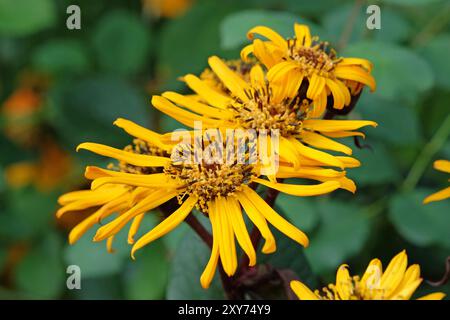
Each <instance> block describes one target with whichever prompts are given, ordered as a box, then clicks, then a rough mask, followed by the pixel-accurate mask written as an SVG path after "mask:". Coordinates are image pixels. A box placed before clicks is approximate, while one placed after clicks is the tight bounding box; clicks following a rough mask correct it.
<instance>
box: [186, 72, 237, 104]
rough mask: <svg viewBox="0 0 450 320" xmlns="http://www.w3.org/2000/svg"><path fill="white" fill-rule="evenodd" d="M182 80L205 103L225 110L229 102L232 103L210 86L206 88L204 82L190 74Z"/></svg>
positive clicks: (228, 98)
mask: <svg viewBox="0 0 450 320" xmlns="http://www.w3.org/2000/svg"><path fill="white" fill-rule="evenodd" d="M184 80H185V81H186V84H187V85H188V86H189V88H191V89H192V90H193V91H195V92H196V93H197V94H198V95H200V96H201V97H202V98H203V99H204V100H205V101H206V102H208V103H209V104H210V105H212V106H214V107H217V108H221V109H225V108H227V107H228V106H229V105H230V104H231V102H232V101H233V100H232V99H231V98H230V97H227V96H225V95H223V94H221V93H219V92H218V91H216V90H214V89H213V88H211V87H210V86H208V85H207V84H206V83H205V82H203V81H202V80H200V79H199V78H197V77H196V76H194V75H192V74H188V75H186V76H184Z"/></svg>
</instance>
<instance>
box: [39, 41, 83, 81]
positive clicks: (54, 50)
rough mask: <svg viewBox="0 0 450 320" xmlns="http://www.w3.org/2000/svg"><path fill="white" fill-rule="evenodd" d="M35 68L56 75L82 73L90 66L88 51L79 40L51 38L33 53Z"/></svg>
mask: <svg viewBox="0 0 450 320" xmlns="http://www.w3.org/2000/svg"><path fill="white" fill-rule="evenodd" d="M32 62H33V66H34V68H36V69H37V70H39V71H44V72H48V73H51V74H56V75H66V74H67V73H69V74H70V73H75V74H80V73H83V72H85V71H86V70H87V69H88V67H89V61H88V57H87V52H86V50H85V48H84V47H83V44H82V43H81V42H79V41H77V40H66V39H61V40H49V41H48V42H46V43H44V44H42V45H40V46H39V47H38V48H37V49H36V51H35V52H34V53H33V56H32Z"/></svg>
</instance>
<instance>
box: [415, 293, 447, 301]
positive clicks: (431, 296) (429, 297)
mask: <svg viewBox="0 0 450 320" xmlns="http://www.w3.org/2000/svg"><path fill="white" fill-rule="evenodd" d="M444 298H445V293H443V292H434V293H430V294H427V295H425V296H423V297H421V298H418V299H417V300H442V299H444Z"/></svg>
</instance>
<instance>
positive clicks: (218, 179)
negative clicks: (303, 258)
mask: <svg viewBox="0 0 450 320" xmlns="http://www.w3.org/2000/svg"><path fill="white" fill-rule="evenodd" d="M115 124H116V125H118V126H119V127H121V128H123V129H124V130H125V131H126V132H128V133H129V134H131V135H133V136H134V137H135V138H136V139H139V140H138V141H139V143H138V146H136V145H135V146H133V147H127V148H125V149H124V150H120V149H116V148H112V147H109V146H105V145H101V144H96V143H83V144H81V145H80V146H79V147H78V149H85V150H90V151H92V152H94V153H97V154H100V155H103V156H107V157H111V158H114V159H116V160H118V161H119V166H112V167H111V168H110V169H102V168H99V167H87V168H86V174H85V176H86V177H87V178H88V179H90V180H92V184H91V190H85V191H76V192H72V193H68V194H66V195H63V196H62V197H61V198H60V199H59V201H60V203H61V204H62V205H63V207H62V208H61V209H60V210H59V211H58V213H57V214H58V216H60V215H62V214H65V213H66V212H68V211H73V210H82V209H85V208H88V207H96V208H98V209H97V211H96V212H95V213H94V214H92V215H91V216H90V217H88V218H87V219H86V220H84V221H83V222H82V223H80V224H79V225H78V226H77V227H75V228H74V229H73V230H72V232H71V235H70V242H71V243H73V242H75V241H76V240H77V239H78V238H79V237H80V236H81V235H82V234H83V233H84V232H85V231H86V230H87V229H88V228H91V227H92V226H94V225H95V224H96V223H98V222H99V221H100V220H101V219H103V218H105V217H106V216H110V215H113V214H114V213H116V212H117V213H118V215H117V216H116V217H115V218H114V219H113V220H112V221H110V222H109V223H107V224H105V225H103V226H102V227H100V228H99V229H98V230H97V233H96V235H95V237H94V240H95V241H101V240H104V239H108V244H110V243H111V242H112V239H113V237H114V236H115V235H116V234H117V233H118V232H119V231H120V230H121V229H123V228H124V227H125V226H126V225H127V224H128V223H129V222H131V227H130V231H129V242H130V243H134V245H133V248H132V255H134V253H135V252H136V251H137V250H138V249H140V248H142V247H143V246H145V245H147V244H149V243H151V242H152V241H154V240H155V239H158V238H159V237H162V236H163V235H165V234H166V233H168V232H170V231H171V230H173V229H174V228H176V227H177V226H178V225H179V224H180V223H181V222H182V221H183V220H184V219H185V218H186V217H187V216H188V215H189V214H190V213H191V211H192V210H193V209H194V208H195V207H196V208H198V209H199V210H200V212H201V213H202V214H204V215H205V216H207V217H209V219H210V222H211V225H212V231H213V247H212V252H211V258H210V260H209V262H208V264H207V266H206V268H205V271H204V273H203V275H202V277H201V284H202V286H203V287H205V288H207V287H208V286H209V284H210V282H211V280H212V278H213V275H214V272H215V269H216V266H217V264H218V261H219V257H220V260H221V263H222V266H223V268H224V270H225V272H226V273H227V274H228V275H230V276H231V275H233V274H234V272H235V271H236V268H237V256H236V246H235V239H236V240H237V242H238V243H239V245H240V246H241V248H242V249H243V251H244V252H245V253H246V254H247V255H248V257H249V265H254V264H255V263H256V253H255V248H254V247H253V245H252V242H251V240H250V237H249V234H248V231H247V227H246V224H245V222H244V215H243V212H244V211H245V213H246V215H247V217H248V218H249V220H250V221H252V222H253V223H254V225H255V226H256V227H257V228H258V229H259V231H260V232H261V234H262V237H263V238H264V239H265V243H264V246H263V248H262V251H263V252H264V253H271V252H274V251H275V250H276V244H275V239H274V236H273V235H272V233H271V231H270V229H269V227H268V222H269V223H270V224H272V225H273V226H274V227H275V228H277V229H279V230H280V231H281V232H282V233H284V234H285V235H287V236H288V237H290V238H292V239H293V240H294V241H296V242H297V243H299V244H300V245H302V246H307V245H308V238H307V237H306V235H305V234H304V233H303V232H302V231H300V230H299V229H297V228H296V227H295V226H294V225H292V224H290V223H289V222H288V221H286V220H285V219H284V218H282V217H281V216H280V215H279V214H278V213H277V212H275V210H274V209H272V208H271V207H270V206H269V205H268V204H267V203H266V202H265V201H264V200H263V199H262V198H261V197H260V196H259V195H258V193H257V192H256V191H255V190H254V189H253V188H252V187H253V185H254V184H255V183H256V184H261V185H264V186H267V187H269V188H274V189H276V190H279V191H281V192H284V193H287V194H290V195H295V196H314V195H321V194H326V193H329V192H332V191H334V190H336V189H338V188H341V187H342V188H349V186H350V185H352V182H351V180H349V179H348V178H345V176H344V173H342V172H340V171H336V170H333V169H323V168H320V167H315V166H314V161H313V160H310V162H309V164H310V165H309V166H305V167H303V168H302V169H300V170H293V168H292V167H291V166H290V165H285V164H283V163H280V166H279V170H278V171H277V172H276V173H275V174H274V175H275V176H274V178H275V179H276V178H285V177H297V178H306V179H309V180H315V181H320V182H321V183H318V184H312V185H294V184H285V183H277V182H274V181H270V180H266V179H262V178H261V177H260V175H261V174H260V170H259V169H260V166H262V164H261V163H250V164H249V163H239V162H237V161H235V160H236V156H234V155H233V154H232V155H231V156H229V154H228V150H227V152H226V153H225V155H224V160H225V161H224V162H222V163H220V162H218V163H215V162H211V161H209V160H210V159H209V158H208V157H206V156H203V157H202V158H200V159H198V158H197V155H196V153H195V150H194V149H195V141H192V140H188V142H184V140H183V143H176V142H174V141H172V140H171V136H169V135H158V134H156V133H154V132H152V131H150V130H147V129H145V128H143V127H140V126H138V125H136V124H134V123H132V122H130V121H127V120H123V119H119V120H117V121H116V122H115ZM186 134H187V136H188V137H192V135H193V133H192V132H186ZM194 140H195V139H194ZM218 141H225V140H215V142H218ZM232 141H233V143H234V139H232ZM203 144H204V145H203V147H208V145H209V144H212V142H210V143H207V142H203ZM149 145H152V146H156V147H158V148H159V150H161V151H162V153H160V155H154V152H150V150H153V149H152V148H149V147H148V146H149ZM227 147H228V146H227ZM190 151H193V152H190ZM164 153H166V154H164ZM169 153H170V156H168V154H169ZM203 155H205V153H203ZM230 158H231V161H230ZM350 165H351V164H350ZM171 199H177V200H178V205H179V207H178V208H177V209H175V210H174V212H173V213H171V214H169V215H168V216H167V218H166V219H165V220H163V221H162V222H161V223H160V224H159V225H157V226H156V227H155V228H153V229H152V230H150V231H149V232H148V233H147V234H145V235H143V236H142V237H141V238H140V239H138V240H137V241H136V242H135V241H134V236H135V234H136V232H137V230H138V228H139V225H140V222H141V221H142V218H143V217H144V215H145V213H146V212H148V211H149V210H152V209H154V208H157V207H158V206H160V205H162V204H163V203H166V202H168V201H169V200H171Z"/></svg>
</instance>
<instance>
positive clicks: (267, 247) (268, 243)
mask: <svg viewBox="0 0 450 320" xmlns="http://www.w3.org/2000/svg"><path fill="white" fill-rule="evenodd" d="M236 195H237V198H238V200H239V202H240V203H241V205H242V207H243V208H244V210H245V213H246V214H247V216H248V217H249V219H250V220H251V221H252V222H253V224H254V225H255V226H256V227H257V228H258V230H259V232H261V236H262V237H263V238H264V240H265V243H264V246H263V248H262V252H263V253H273V252H275V250H276V243H275V238H274V236H273V234H272V232H271V231H270V229H269V226H268V225H267V222H266V219H265V218H264V216H263V215H262V214H261V213H259V211H258V209H257V208H256V207H255V206H254V205H253V203H252V202H251V201H250V200H248V199H247V197H246V196H245V194H244V193H243V192H237V193H236Z"/></svg>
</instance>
